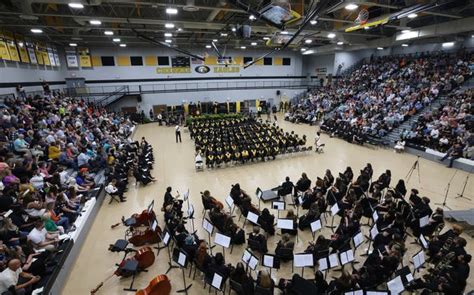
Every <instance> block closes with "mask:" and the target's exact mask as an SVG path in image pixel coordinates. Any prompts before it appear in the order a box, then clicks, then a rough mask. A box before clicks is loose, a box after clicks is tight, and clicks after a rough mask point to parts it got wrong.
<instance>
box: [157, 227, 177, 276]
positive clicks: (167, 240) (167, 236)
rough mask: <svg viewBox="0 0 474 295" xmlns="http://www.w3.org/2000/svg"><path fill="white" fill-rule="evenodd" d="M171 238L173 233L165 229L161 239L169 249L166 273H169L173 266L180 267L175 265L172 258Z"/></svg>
mask: <svg viewBox="0 0 474 295" xmlns="http://www.w3.org/2000/svg"><path fill="white" fill-rule="evenodd" d="M170 240H171V235H170V233H169V232H168V230H165V231H163V232H162V233H161V241H162V242H163V245H164V247H166V248H167V249H168V270H167V271H166V272H165V274H168V273H169V272H170V270H172V269H173V268H178V267H177V266H176V265H173V263H172V260H171V251H170ZM164 247H163V248H164ZM158 251H159V250H158ZM158 253H159V252H158Z"/></svg>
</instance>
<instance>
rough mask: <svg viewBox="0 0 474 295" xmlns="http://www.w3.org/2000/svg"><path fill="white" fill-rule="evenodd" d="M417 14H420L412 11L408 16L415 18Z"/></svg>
mask: <svg viewBox="0 0 474 295" xmlns="http://www.w3.org/2000/svg"><path fill="white" fill-rule="evenodd" d="M417 16H418V14H416V13H410V14H409V15H408V16H407V17H408V18H411V19H413V18H415V17H417Z"/></svg>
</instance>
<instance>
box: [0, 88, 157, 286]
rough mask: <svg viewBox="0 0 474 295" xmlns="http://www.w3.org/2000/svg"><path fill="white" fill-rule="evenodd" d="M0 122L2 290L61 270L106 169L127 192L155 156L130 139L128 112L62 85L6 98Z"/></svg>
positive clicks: (37, 281) (35, 281)
mask: <svg viewBox="0 0 474 295" xmlns="http://www.w3.org/2000/svg"><path fill="white" fill-rule="evenodd" d="M0 124H1V127H0V146H1V148H0V167H1V170H0V173H1V176H0V177H1V180H2V181H1V182H0V186H1V190H0V212H1V213H0V227H1V231H0V232H1V237H0V245H1V253H2V255H1V257H0V259H1V260H0V268H1V269H0V270H1V274H0V293H1V294H20V293H21V294H30V292H31V291H32V290H33V289H36V288H40V287H41V286H44V285H45V284H51V283H50V282H49V279H50V277H51V275H52V274H53V273H55V272H56V273H57V272H59V269H60V268H61V266H59V267H58V262H59V261H62V259H63V258H64V257H62V256H63V255H64V253H66V252H67V251H64V250H65V249H66V248H67V247H68V245H69V241H70V239H74V238H75V237H77V231H78V230H80V229H79V228H78V227H81V226H82V225H83V224H84V217H83V215H82V214H87V212H86V208H89V207H90V206H91V202H92V201H94V202H95V198H96V197H97V196H98V193H99V191H100V186H102V185H103V183H104V181H105V177H104V175H108V177H109V180H111V179H112V178H113V179H114V183H116V187H115V188H114V189H112V188H111V191H118V190H120V191H121V193H123V192H124V191H125V190H126V183H127V182H126V178H128V171H129V169H132V168H133V169H135V170H136V169H139V170H140V173H137V176H136V177H137V178H138V180H137V181H141V182H142V183H143V182H146V181H147V180H144V179H143V177H145V178H146V177H147V176H149V174H147V171H143V169H148V170H149V169H150V165H151V164H152V162H153V158H152V157H150V155H149V153H150V147H149V146H148V144H147V143H146V141H145V140H144V139H143V140H142V143H141V144H140V143H138V142H135V143H133V142H131V140H130V139H128V137H129V135H130V134H131V132H132V129H133V128H134V126H133V124H132V123H131V121H130V120H129V119H127V118H125V117H124V116H123V115H121V114H118V113H111V112H107V111H106V110H105V109H104V108H101V107H98V106H95V105H93V104H88V103H86V102H85V101H83V100H74V99H71V98H68V97H63V96H62V95H61V94H59V93H57V92H55V93H54V94H51V93H48V94H45V96H39V95H37V96H35V97H31V96H29V97H26V96H24V97H22V98H18V99H13V98H7V99H5V101H4V106H3V109H2V110H1V118H0ZM143 153H147V154H148V155H146V157H145V155H143ZM142 159H143V160H142ZM124 165H125V166H124ZM119 176H121V178H119ZM117 187H118V188H117ZM121 199H123V198H121ZM66 255H67V254H66ZM20 268H21V269H22V270H23V273H22V274H21V275H20V282H19V284H18V285H17V286H16V287H15V285H16V282H13V281H11V280H10V279H9V278H10V276H9V273H10V272H15V271H17V270H18V269H20ZM53 280H54V278H53ZM15 289H16V290H15ZM23 292H24V293H23Z"/></svg>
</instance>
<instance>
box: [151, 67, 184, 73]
mask: <svg viewBox="0 0 474 295" xmlns="http://www.w3.org/2000/svg"><path fill="white" fill-rule="evenodd" d="M156 73H157V74H190V73H191V68H177V67H175V68H173V67H162V68H156Z"/></svg>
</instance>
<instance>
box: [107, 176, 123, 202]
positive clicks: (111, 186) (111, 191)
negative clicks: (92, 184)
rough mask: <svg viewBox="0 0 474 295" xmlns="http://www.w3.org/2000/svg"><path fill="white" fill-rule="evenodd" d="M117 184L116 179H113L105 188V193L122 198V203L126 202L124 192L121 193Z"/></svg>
mask: <svg viewBox="0 0 474 295" xmlns="http://www.w3.org/2000/svg"><path fill="white" fill-rule="evenodd" d="M116 183H117V180H116V179H112V181H111V182H109V184H108V185H107V186H106V187H105V191H106V192H107V193H108V194H109V195H111V196H118V197H119V198H120V202H125V201H126V199H125V197H124V196H123V191H120V190H119V189H118V188H117V187H116V186H115V184H116Z"/></svg>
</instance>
